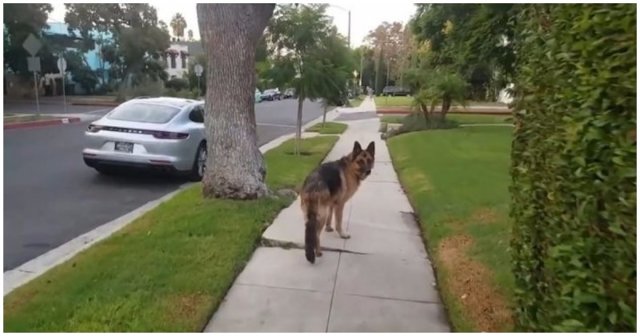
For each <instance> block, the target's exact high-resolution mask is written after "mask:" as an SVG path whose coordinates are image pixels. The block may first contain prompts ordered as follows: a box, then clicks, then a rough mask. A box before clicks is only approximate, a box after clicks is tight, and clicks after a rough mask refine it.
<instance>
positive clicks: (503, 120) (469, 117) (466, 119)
mask: <svg viewBox="0 0 640 336" xmlns="http://www.w3.org/2000/svg"><path fill="white" fill-rule="evenodd" d="M403 118H404V116H401V115H389V116H382V117H381V121H382V122H386V123H391V124H401V123H402V119H403ZM447 119H450V120H455V121H457V122H458V123H460V124H511V123H512V122H511V119H512V118H511V116H500V115H482V114H453V113H448V114H447Z"/></svg>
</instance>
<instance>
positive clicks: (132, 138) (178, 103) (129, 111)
mask: <svg viewBox="0 0 640 336" xmlns="http://www.w3.org/2000/svg"><path fill="white" fill-rule="evenodd" d="M85 138H86V146H85V148H84V150H83V151H82V157H83V159H84V163H85V164H86V165H87V166H89V167H92V168H94V169H96V170H97V171H98V172H100V173H103V174H110V173H113V172H115V171H116V169H122V168H124V169H145V170H147V169H150V170H155V171H163V172H171V173H177V174H184V175H187V176H189V177H190V179H192V180H194V181H197V180H201V179H202V176H203V174H204V171H205V169H206V160H207V147H206V139H205V132H204V102H203V101H196V100H191V99H183V98H172V97H158V98H136V99H132V100H129V101H127V102H125V103H122V104H120V105H119V106H118V107H116V108H115V109H113V110H112V111H111V112H109V113H108V114H107V115H105V116H104V117H102V118H100V119H99V120H97V121H95V122H93V123H91V124H90V125H89V127H88V128H87V130H86V132H85Z"/></svg>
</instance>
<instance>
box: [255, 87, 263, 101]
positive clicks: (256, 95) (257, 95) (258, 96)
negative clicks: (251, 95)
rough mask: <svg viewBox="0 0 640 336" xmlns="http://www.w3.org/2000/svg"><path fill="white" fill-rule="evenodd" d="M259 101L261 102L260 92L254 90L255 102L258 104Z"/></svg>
mask: <svg viewBox="0 0 640 336" xmlns="http://www.w3.org/2000/svg"><path fill="white" fill-rule="evenodd" d="M261 101H262V92H260V90H258V89H256V94H255V102H256V103H259V102H261Z"/></svg>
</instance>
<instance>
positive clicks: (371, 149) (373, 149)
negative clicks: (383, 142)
mask: <svg viewBox="0 0 640 336" xmlns="http://www.w3.org/2000/svg"><path fill="white" fill-rule="evenodd" d="M367 152H368V153H369V154H371V156H375V155H376V143H375V142H373V141H371V142H370V143H369V146H367Z"/></svg>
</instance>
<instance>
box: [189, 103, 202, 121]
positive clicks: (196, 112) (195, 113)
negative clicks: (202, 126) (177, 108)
mask: <svg viewBox="0 0 640 336" xmlns="http://www.w3.org/2000/svg"><path fill="white" fill-rule="evenodd" d="M189 120H191V121H193V122H197V123H204V107H203V106H202V105H198V106H196V107H194V108H193V110H191V113H189Z"/></svg>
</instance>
